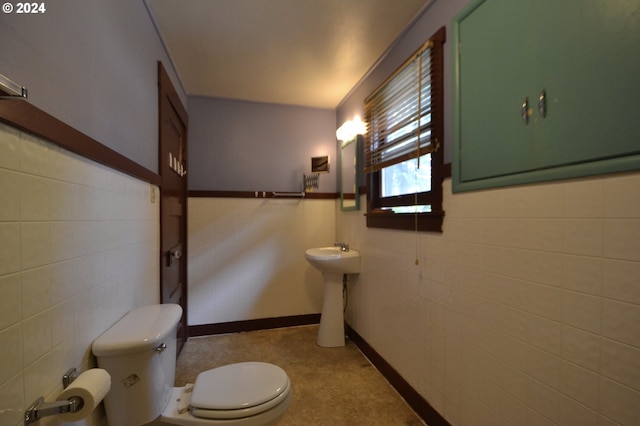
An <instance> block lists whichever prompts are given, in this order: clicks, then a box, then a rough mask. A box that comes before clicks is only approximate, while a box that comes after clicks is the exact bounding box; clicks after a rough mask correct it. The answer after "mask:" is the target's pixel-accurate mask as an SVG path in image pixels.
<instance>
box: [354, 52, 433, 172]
mask: <svg viewBox="0 0 640 426" xmlns="http://www.w3.org/2000/svg"><path fill="white" fill-rule="evenodd" d="M432 47H433V42H432V41H431V40H429V41H427V42H426V43H425V44H424V45H423V46H422V47H421V48H420V49H418V51H417V52H416V53H414V54H413V55H412V56H411V57H410V58H409V59H408V60H407V61H406V62H405V63H404V64H403V65H402V66H401V67H400V68H399V69H398V70H397V71H396V72H395V73H393V74H392V75H391V76H390V77H389V78H388V79H387V80H386V81H385V82H384V83H383V84H382V85H381V86H380V87H379V88H378V89H376V91H375V92H373V93H372V94H371V95H370V96H369V97H368V98H367V99H365V115H366V120H367V125H368V132H367V140H366V141H367V143H366V144H365V161H366V164H365V168H364V171H365V172H366V173H371V172H375V171H378V170H380V169H382V168H384V167H387V166H390V165H393V164H396V163H400V162H402V161H406V160H408V159H410V158H419V157H420V156H421V155H424V154H427V153H429V152H432V151H433V150H434V149H435V147H434V145H436V144H434V143H433V142H432V122H433V121H432V108H431V107H432V76H433V70H432V50H433V49H432Z"/></svg>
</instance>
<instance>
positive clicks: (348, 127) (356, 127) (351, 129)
mask: <svg viewBox="0 0 640 426" xmlns="http://www.w3.org/2000/svg"><path fill="white" fill-rule="evenodd" d="M365 133H367V124H366V123H364V122H362V121H361V120H360V119H355V120H348V121H345V122H344V123H343V124H342V126H340V127H339V128H338V130H336V138H337V139H338V140H339V141H343V142H344V141H350V140H351V139H353V138H355V137H356V135H364V134H365Z"/></svg>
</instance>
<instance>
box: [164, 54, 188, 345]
mask: <svg viewBox="0 0 640 426" xmlns="http://www.w3.org/2000/svg"><path fill="white" fill-rule="evenodd" d="M158 86H159V91H158V92H159V139H160V148H159V152H160V158H159V170H160V176H161V178H162V184H161V188H160V263H161V264H160V298H161V300H160V301H161V303H176V304H178V305H180V306H182V310H183V314H182V318H181V320H180V325H179V328H178V350H180V349H181V348H182V345H183V344H184V342H185V341H186V339H187V337H188V334H187V113H186V110H185V109H184V107H183V106H182V103H181V102H180V99H179V98H178V95H177V93H176V91H175V89H174V87H173V85H172V84H171V81H170V79H169V76H168V75H167V73H166V71H165V69H164V68H163V66H162V64H161V63H158Z"/></svg>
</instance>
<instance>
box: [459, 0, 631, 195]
mask: <svg viewBox="0 0 640 426" xmlns="http://www.w3.org/2000/svg"><path fill="white" fill-rule="evenodd" d="M452 27H453V45H454V46H453V49H454V70H455V75H454V99H453V103H454V129H453V130H454V136H453V137H454V147H453V160H452V172H453V189H454V191H465V190H473V189H479V188H488V187H496V186H506V185H514V184H521V183H528V182H538V181H545V180H554V179H563V178H570V177H578V176H588V175H594V174H601V173H611V172H618V171H628V170H638V169H640V0H614V1H611V0H535V1H528V0H480V1H473V2H472V3H471V4H470V5H469V6H468V7H467V8H465V9H464V10H462V11H461V12H460V13H459V14H458V15H457V16H456V17H455V18H454V20H453V22H452Z"/></svg>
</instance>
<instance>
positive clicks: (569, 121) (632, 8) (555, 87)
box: [535, 0, 640, 167]
mask: <svg viewBox="0 0 640 426" xmlns="http://www.w3.org/2000/svg"><path fill="white" fill-rule="evenodd" d="M535 4H536V9H537V10H536V14H535V16H536V20H537V22H538V29H537V31H536V43H537V47H536V64H537V66H536V76H535V79H536V85H537V87H538V90H539V91H541V90H543V89H544V90H545V92H546V95H547V107H548V114H547V117H546V118H544V119H541V120H540V123H539V124H540V125H539V126H538V127H537V128H536V132H537V138H536V142H537V144H538V145H539V147H540V148H539V152H540V157H539V158H538V159H537V162H538V165H539V167H552V166H558V165H567V164H581V163H586V162H591V161H593V160H599V159H607V158H617V157H624V156H627V155H630V154H634V153H639V152H640V120H639V116H638V113H639V112H640V107H639V106H638V101H639V100H640V1H639V0H615V1H611V0H562V1H557V0H536V2H535Z"/></svg>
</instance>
